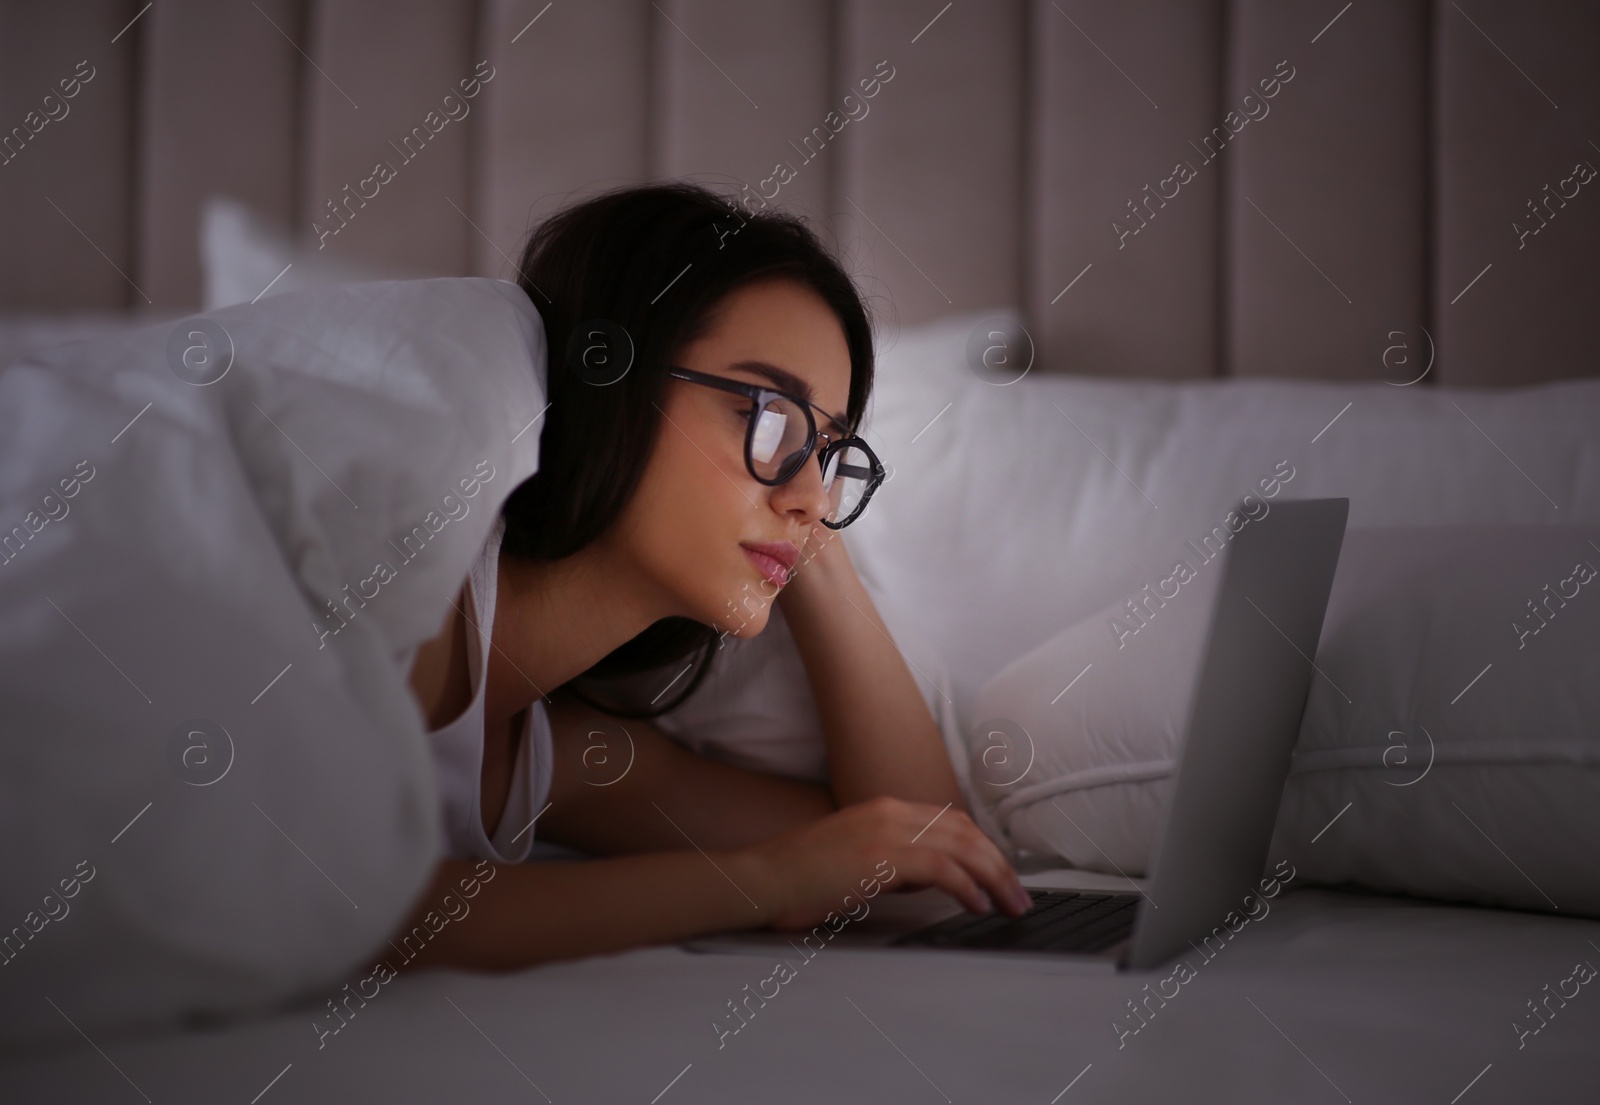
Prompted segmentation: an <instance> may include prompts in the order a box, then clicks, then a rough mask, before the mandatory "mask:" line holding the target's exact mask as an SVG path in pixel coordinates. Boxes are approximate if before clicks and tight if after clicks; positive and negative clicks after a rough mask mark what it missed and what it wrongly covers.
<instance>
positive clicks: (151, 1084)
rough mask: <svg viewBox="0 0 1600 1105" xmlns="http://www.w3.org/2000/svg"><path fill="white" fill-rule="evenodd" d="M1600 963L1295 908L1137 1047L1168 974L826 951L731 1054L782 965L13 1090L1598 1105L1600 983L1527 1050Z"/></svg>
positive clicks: (1465, 923)
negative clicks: (1568, 985) (1520, 1029)
mask: <svg viewBox="0 0 1600 1105" xmlns="http://www.w3.org/2000/svg"><path fill="white" fill-rule="evenodd" d="M1049 877H1050V876H1049V875H1048V874H1045V875H1033V876H1029V877H1028V879H1027V881H1029V882H1034V883H1047V882H1048V881H1049ZM794 958H795V959H797V960H798V958H799V957H798V956H796V957H794ZM1195 959H1196V960H1199V957H1198V956H1196V957H1195ZM1581 960H1587V961H1588V962H1589V963H1590V964H1594V965H1600V922H1595V921H1586V920H1579V919H1569V918H1561V917H1553V916H1543V915H1538V914H1532V913H1516V912H1510V911H1497V910H1488V909H1476V908H1462V907H1454V906H1446V905H1440V904H1435V903H1429V902H1422V901H1414V900H1408V899H1400V898H1380V897H1373V896H1365V895H1356V894H1344V893H1338V892H1332V891H1317V890H1305V891H1290V892H1287V893H1285V894H1284V895H1283V896H1281V897H1280V898H1278V899H1277V900H1276V901H1275V902H1274V903H1273V908H1272V911H1271V913H1270V914H1268V915H1267V916H1265V917H1263V918H1261V919H1260V920H1259V921H1256V922H1253V923H1251V924H1250V925H1248V926H1246V927H1245V928H1244V929H1243V930H1242V931H1241V932H1240V933H1239V935H1238V937H1237V938H1235V940H1234V941H1233V942H1232V943H1231V944H1230V945H1229V946H1228V947H1227V948H1226V949H1225V950H1224V951H1222V952H1221V953H1220V954H1218V955H1217V956H1216V958H1215V960H1214V961H1210V962H1202V963H1200V965H1199V966H1198V967H1197V968H1196V971H1195V977H1194V978H1192V979H1191V980H1190V981H1189V982H1188V983H1187V984H1185V985H1183V986H1182V987H1181V988H1179V990H1178V993H1177V996H1176V997H1174V998H1173V999H1172V1000H1171V1001H1170V1002H1168V1003H1167V1004H1166V1006H1165V1007H1164V1008H1161V1007H1156V1013H1155V1015H1154V1016H1153V1017H1151V1018H1150V1020H1149V1023H1148V1026H1147V1027H1145V1028H1143V1029H1142V1030H1141V1031H1140V1032H1138V1033H1137V1034H1131V1035H1129V1036H1127V1037H1126V1038H1124V1039H1123V1040H1122V1041H1121V1046H1119V1039H1118V1036H1117V1033H1116V1032H1115V1031H1114V1030H1113V1029H1112V1027H1111V1022H1112V1020H1113V1018H1115V1017H1117V1016H1118V1014H1119V1013H1120V1014H1122V1017H1123V1019H1124V1020H1125V1021H1128V1022H1131V1017H1129V1016H1128V1014H1127V1011H1126V1007H1125V1003H1126V1002H1127V1001H1129V1000H1130V999H1134V998H1136V997H1142V996H1143V994H1144V993H1145V991H1143V989H1142V987H1143V986H1144V985H1145V984H1146V983H1151V984H1152V985H1154V984H1155V983H1156V982H1157V981H1158V980H1159V979H1161V978H1163V977H1165V975H1166V974H1167V973H1168V972H1155V973H1144V974H1121V975H1100V976H1088V975H1086V976H1081V977H1075V976H1071V975H1062V974H1042V973H1038V972H1034V971H1031V970H1029V969H1027V968H1026V967H1025V966H1022V965H1020V964H1019V965H1018V966H1015V967H1012V966H1005V965H1001V966H993V965H978V964H974V963H971V962H967V961H960V960H957V959H954V958H949V959H944V960H930V959H928V958H924V957H915V958H905V959H901V958H894V957H889V956H884V957H871V958H867V957H862V956H859V955H849V956H848V957H847V956H844V955H841V956H835V957H833V958H830V950H829V949H824V950H823V951H821V952H819V953H817V955H816V958H815V960H813V961H811V962H809V963H806V964H805V965H803V966H801V967H800V968H799V970H798V971H797V976H796V977H795V978H793V979H792V980H791V981H790V982H789V983H788V984H786V985H784V986H782V987H781V989H780V990H779V991H778V994H777V996H776V997H774V998H772V999H771V1000H770V1001H769V1002H768V1004H767V1006H766V1007H765V1008H761V1009H758V1012H757V1013H756V1015H755V1016H753V1017H751V1018H750V1021H749V1024H748V1025H747V1026H746V1027H745V1028H744V1030H743V1031H741V1032H740V1033H739V1034H737V1035H733V1036H729V1037H727V1039H726V1046H725V1047H721V1048H719V1046H718V1036H717V1034H716V1032H715V1030H714V1029H713V1027H712V1022H713V1020H714V1019H719V1018H720V1019H726V1012H725V1003H726V1002H728V1001H729V1000H730V999H735V998H737V997H739V996H741V995H742V994H743V993H744V991H743V987H744V986H745V985H746V984H747V983H748V984H750V985H751V987H752V988H754V987H755V986H756V984H757V983H758V982H759V981H760V980H761V979H763V978H765V977H767V976H768V975H769V974H770V973H771V967H770V965H769V964H767V963H766V962H764V961H763V960H762V959H759V958H754V957H749V956H743V955H737V956H736V955H701V954H694V953H690V952H686V951H684V950H681V949H680V948H678V947H676V946H665V947H658V948H649V949H642V950H637V951H633V952H629V953H624V954H618V955H612V956H600V957H594V958H590V959H587V960H580V961H573V962H567V963H560V964H551V965H547V966H544V967H539V968H534V969H530V970H526V971H521V972H516V973H512V974H507V975H502V976H495V975H490V974H475V973H470V972H459V971H448V972H444V971H441V972H419V973H416V974H413V975H410V976H408V975H407V974H406V972H405V970H402V971H401V972H400V973H399V977H397V978H396V979H394V981H392V982H390V983H389V984H388V985H387V986H386V987H384V988H383V989H382V990H381V991H380V992H379V993H378V994H377V996H376V997H374V998H373V999H372V1000H371V1001H370V1002H369V1003H368V1004H367V1005H366V1007H365V1008H362V1009H359V1010H358V1012H357V1013H356V1015H355V1016H354V1017H352V1018H351V1019H350V1020H349V1023H348V1024H347V1025H346V1026H345V1027H344V1028H343V1029H342V1031H341V1032H340V1033H339V1034H337V1035H335V1036H330V1037H328V1038H327V1039H326V1040H325V1046H322V1047H320V1048H319V1046H318V1042H319V1041H318V1035H317V1033H316V1030H315V1028H314V1027H313V1024H314V1020H315V1017H316V1014H317V1013H318V1007H316V1006H315V1005H308V1006H305V1007H301V1008H297V1009H295V1010H293V1011H290V1012H286V1013H284V1014H282V1015H280V1016H275V1017H272V1018H268V1019H263V1020H258V1021H253V1022H248V1023H240V1024H236V1025H233V1026H230V1027H225V1028H217V1029H213V1030H211V1031H207V1032H191V1033H185V1034H179V1035H170V1036H164V1037H157V1038H145V1039H137V1040H131V1039H121V1040H96V1041H94V1045H96V1046H97V1047H98V1051H97V1049H96V1046H91V1045H90V1044H89V1043H84V1044H83V1045H82V1046H80V1047H76V1048H72V1049H69V1050H62V1051H57V1052H54V1053H50V1054H46V1055H40V1056H38V1057H36V1058H33V1059H31V1060H29V1061H28V1062H25V1063H14V1064H12V1065H9V1066H6V1067H4V1068H0V1100H4V1101H18V1102H21V1101H36V1100H45V1099H49V1100H59V1101H138V1100H141V1097H140V1094H141V1093H142V1094H144V1095H147V1096H148V1098H149V1100H151V1101H159V1102H191V1101H192V1102H201V1101H206V1102H213V1101H238V1102H251V1101H255V1102H258V1103H259V1105H271V1103H272V1102H274V1101H277V1102H303V1103H308V1105H310V1103H321V1102H327V1103H330V1105H331V1103H339V1105H349V1103H351V1102H365V1101H383V1102H396V1103H404V1102H437V1101H463V1102H464V1101H547V1100H548V1101H551V1102H578V1101H581V1102H640V1103H645V1102H656V1103H658V1105H673V1103H684V1102H695V1103H700V1105H716V1103H721V1102H730V1103H731V1102H771V1103H774V1105H777V1103H788V1102H794V1103H805V1105H816V1103H821V1102H844V1101H871V1102H906V1103H908V1105H910V1103H915V1105H926V1103H930V1102H931V1103H938V1102H943V1101H951V1102H982V1103H1009V1102H1034V1103H1038V1105H1047V1103H1056V1105H1081V1103H1086V1102H1119V1103H1126V1102H1202V1103H1203V1102H1233V1103H1237V1102H1307V1103H1316V1102H1329V1103H1332V1105H1338V1103H1339V1102H1341V1101H1350V1102H1407V1103H1411V1102H1440V1103H1444V1102H1451V1101H1458V1102H1459V1103H1460V1105H1484V1103H1488V1102H1498V1101H1515V1102H1534V1101H1537V1102H1569V1101H1570V1102H1578V1101H1585V1102H1587V1101H1593V1100H1594V1099H1595V1080H1596V1076H1597V1074H1600V1050H1597V1048H1596V1046H1595V1045H1596V1040H1600V985H1594V986H1583V987H1582V988H1581V989H1580V991H1579V992H1578V994H1577V996H1576V997H1573V998H1572V999H1570V1000H1568V1001H1567V1002H1566V1004H1565V1007H1564V1008H1561V1007H1557V1006H1555V1005H1554V1004H1553V1003H1552V1006H1551V1007H1552V1008H1556V1009H1557V1012H1556V1014H1555V1015H1554V1016H1553V1017H1551V1018H1550V1020H1549V1023H1548V1025H1547V1026H1545V1027H1543V1028H1542V1029H1541V1030H1540V1031H1539V1032H1538V1033H1537V1034H1531V1035H1529V1036H1527V1037H1525V1038H1523V1039H1522V1040H1521V1041H1520V1042H1521V1044H1522V1046H1520V1047H1519V1039H1518V1036H1517V1034H1516V1032H1515V1031H1514V1030H1513V1028H1512V1023H1513V1020H1514V1019H1516V1018H1518V1017H1519V1016H1520V1017H1521V1018H1522V1019H1523V1020H1524V1021H1526V1022H1529V1023H1532V1018H1531V1015H1530V1014H1529V1013H1528V1012H1527V1008H1526V1003H1527V1002H1528V1001H1530V1000H1536V999H1539V998H1541V997H1543V996H1544V995H1545V993H1546V991H1545V990H1544V989H1543V988H1544V987H1545V985H1546V984H1549V985H1550V986H1551V987H1552V988H1555V987H1557V986H1559V984H1560V983H1561V980H1563V979H1566V978H1567V977H1568V976H1569V975H1570V974H1571V972H1572V967H1573V965H1574V964H1575V963H1577V962H1579V961H1581ZM1167 989H1168V992H1169V993H1170V992H1171V987H1170V986H1169V987H1168V988H1167ZM329 996H330V997H331V996H332V995H329ZM275 1079H276V1081H274V1080H275ZM130 1083H131V1085H130ZM1069 1085H1070V1089H1068V1087H1069Z"/></svg>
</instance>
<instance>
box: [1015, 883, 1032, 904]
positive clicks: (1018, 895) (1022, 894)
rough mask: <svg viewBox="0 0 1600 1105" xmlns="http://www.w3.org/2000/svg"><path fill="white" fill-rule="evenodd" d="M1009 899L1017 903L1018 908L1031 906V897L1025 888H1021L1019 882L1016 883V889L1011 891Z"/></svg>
mask: <svg viewBox="0 0 1600 1105" xmlns="http://www.w3.org/2000/svg"><path fill="white" fill-rule="evenodd" d="M1011 900H1012V901H1014V902H1016V903H1017V908H1018V909H1032V908H1033V898H1032V897H1030V896H1029V894H1028V892H1027V890H1025V889H1023V886H1022V884H1021V883H1018V884H1017V886H1016V889H1014V890H1013V891H1012V892H1011Z"/></svg>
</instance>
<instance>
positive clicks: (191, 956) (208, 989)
mask: <svg viewBox="0 0 1600 1105" xmlns="http://www.w3.org/2000/svg"><path fill="white" fill-rule="evenodd" d="M208 317H209V318H210V319H211V320H212V322H214V323H216V324H218V325H220V326H221V327H222V328H223V330H224V331H225V333H226V336H227V340H228V342H229V343H230V344H231V346H232V347H233V350H234V356H233V360H232V362H231V367H229V369H228V370H227V372H226V374H224V375H222V377H221V378H220V379H218V380H216V381H215V382H213V383H209V384H206V385H204V386H197V385H195V384H192V383H189V382H186V380H184V379H180V378H179V377H178V375H177V374H176V372H175V371H174V370H173V367H172V365H173V362H172V361H171V360H169V356H171V354H169V341H170V340H171V339H172V337H173V333H174V327H173V326H172V325H171V324H166V325H156V326H149V327H143V328H140V329H136V330H134V331H132V332H131V333H129V334H127V335H124V336H121V337H117V338H112V339H107V340H103V341H96V342H89V343H85V344H76V345H69V346H63V347H60V348H58V349H55V350H52V351H49V352H46V353H41V354H37V355H34V356H32V357H29V358H26V359H24V360H23V361H21V362H19V363H16V364H13V365H11V366H9V367H7V368H6V369H5V370H4V371H3V372H0V546H5V547H6V548H7V554H6V556H5V557H3V558H0V719H4V720H3V721H0V725H3V726H4V734H5V739H4V740H0V850H3V851H0V870H4V871H5V875H6V877H5V878H4V879H0V947H3V948H5V949H6V950H5V952H4V954H3V956H0V957H3V958H4V961H5V965H4V966H0V973H3V975H4V976H5V977H4V982H3V984H0V1040H3V1041H4V1044H5V1046H8V1047H26V1046H29V1045H30V1044H31V1043H32V1042H33V1041H36V1040H39V1039H42V1038H77V1035H76V1032H75V1030H74V1029H73V1027H72V1025H71V1024H69V1023H68V1021H67V1020H66V1019H65V1018H63V1017H62V1016H61V1015H59V1014H57V1013H55V1011H54V1010H52V1009H51V1008H50V1007H49V1005H48V1004H46V1003H45V1001H44V997H45V996H48V997H49V998H50V999H51V1000H52V1001H54V1002H55V1003H56V1004H57V1005H58V1006H59V1007H60V1009H61V1010H62V1012H64V1013H65V1014H66V1015H67V1017H70V1018H71V1021H72V1022H73V1023H75V1024H76V1025H77V1026H79V1027H80V1028H82V1029H83V1030H84V1031H87V1032H89V1033H90V1034H91V1035H93V1034H94V1033H95V1031H96V1029H102V1030H103V1029H107V1028H109V1027H111V1026H119V1025H128V1026H131V1025H133V1024H135V1023H149V1022H155V1023H163V1022H171V1021H173V1020H175V1019H177V1018H180V1017H183V1016H186V1015H189V1014H192V1013H194V1012H196V1011H200V1010H210V1011H216V1012H223V1013H225V1012H229V1011H235V1010H246V1009H259V1008H261V1007H262V1006H264V1005H267V1004H269V1003H271V1002H274V1001H276V1000H279V999H281V998H283V997H285V996H287V995H290V994H294V993H298V992H303V991H305V990H306V989H307V988H308V987H311V988H314V987H322V986H326V985H327V984H328V983H330V982H332V981H333V980H334V979H335V978H338V977H340V975H341V974H342V972H344V971H346V970H347V969H349V968H350V967H351V966H352V965H353V964H356V963H358V962H359V961H360V960H361V959H362V958H364V957H365V956H366V955H367V954H368V953H369V952H370V951H371V950H372V949H373V948H375V947H377V946H378V945H380V944H382V943H383V942H384V941H385V939H386V938H387V936H388V935H389V934H390V933H391V932H392V931H393V929H394V928H395V927H397V926H398V923H399V921H400V919H401V918H402V917H403V916H404V915H405V914H406V913H407V912H408V911H409V909H410V908H411V905H412V903H413V901H414V900H415V897H416V895H417V894H418V893H419V892H420V891H421V890H422V888H423V886H424V885H425V883H426V881H427V879H428V878H429V876H430V874H431V871H432V869H433V867H434V864H435V862H436V860H437V859H438V858H439V856H440V854H441V850H442V849H441V845H442V838H441V833H440V818H439V806H438V798H437V792H436V788H435V784H434V778H433V768H432V764H431V762H430V757H429V752H428V745H427V739H426V735H425V733H424V722H423V718H422V714H421V711H420V710H419V709H418V707H417V705H416V704H415V702H414V700H413V698H412V696H411V693H410V690H409V687H408V686H407V682H406V670H405V665H403V664H401V663H400V662H399V660H400V658H402V657H404V656H405V655H407V654H408V653H411V652H414V650H415V649H416V647H417V646H418V645H419V644H420V643H421V642H422V641H424V640H427V639H428V638H430V637H432V636H433V635H434V634H436V633H437V632H438V627H439V625H441V624H442V623H443V621H444V615H445V612H446V611H447V610H448V609H449V603H450V600H451V599H452V598H454V597H455V595H456V594H457V593H458V591H459V590H460V587H461V582H462V580H463V579H465V578H466V576H467V572H468V568H469V567H470V565H471V564H472V562H473V560H474V558H475V557H476V556H477V555H478V553H479V551H480V550H481V549H482V547H483V543H484V540H485V538H486V536H487V535H488V532H489V529H490V525H491V523H492V521H493V519H494V518H495V516H496V514H497V513H498V510H499V507H500V504H501V503H502V502H503V501H504V499H505V497H506V496H507V495H508V494H509V493H510V492H511V490H512V489H513V488H514V487H515V486H516V484H517V483H519V482H520V481H521V480H523V479H525V478H526V477H527V476H529V475H531V474H532V473H533V472H534V471H535V470H536V468H537V464H538V443H539V430H540V425H539V423H538V421H537V419H538V415H539V413H540V412H541V411H542V409H543V407H544V405H545V403H544V396H545V375H544V373H545V360H544V336H543V327H542V324H541V322H540V319H539V316H538V313H537V311H536V310H535V308H534V306H533V304H532V303H530V302H529V301H528V298H527V297H526V296H525V295H524V294H523V293H522V292H521V291H520V290H519V289H518V288H517V287H516V286H515V285H513V284H510V283H507V282H504V281H498V280H487V279H478V278H467V279H440V280H426V281H414V282H392V283H375V284H366V285H348V286H340V287H333V288H326V289H319V290H317V291H315V292H299V293H289V294H286V295H283V296H274V297H270V298H266V299H263V300H262V301H261V302H259V303H257V304H255V305H253V306H252V305H247V304H241V305H239V306H236V307H230V308H225V309H222V310H218V311H215V312H213V313H212V314H211V315H209V316H208ZM188 325H189V324H188V323H185V324H184V326H185V327H187V326H188ZM186 334H187V331H183V332H179V333H178V335H177V338H178V344H177V354H178V355H179V356H182V355H183V353H184V350H185V348H191V349H192V346H193V344H194V343H193V342H192V340H191V339H189V338H188V337H187V336H186ZM218 351H219V350H213V351H212V352H213V353H216V352H218ZM216 363H218V364H220V363H222V362H221V361H218V362H216ZM8 539H9V540H10V541H11V542H12V543H11V545H9V546H6V545H5V542H6V541H7V540H8ZM193 719H205V721H206V722H207V723H208V724H210V725H212V726H217V727H220V730H225V731H226V734H227V735H226V737H225V738H224V737H222V736H221V733H220V730H217V731H214V732H213V742H212V743H211V744H210V746H209V747H199V741H198V740H196V739H195V738H193V737H188V736H186V734H189V733H192V732H195V731H197V729H196V726H195V725H194V721H193ZM200 731H204V730H203V729H202V730H200ZM222 767H226V768H227V770H226V773H224V774H220V776H218V777H215V778H210V779H207V778H205V776H206V775H207V774H208V773H215V772H217V771H218V770H219V769H220V768H222ZM91 872H92V874H91ZM74 880H76V881H74ZM8 937H9V938H11V940H12V943H11V944H9V945H8V944H6V943H5V940H6V938H8Z"/></svg>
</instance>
